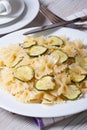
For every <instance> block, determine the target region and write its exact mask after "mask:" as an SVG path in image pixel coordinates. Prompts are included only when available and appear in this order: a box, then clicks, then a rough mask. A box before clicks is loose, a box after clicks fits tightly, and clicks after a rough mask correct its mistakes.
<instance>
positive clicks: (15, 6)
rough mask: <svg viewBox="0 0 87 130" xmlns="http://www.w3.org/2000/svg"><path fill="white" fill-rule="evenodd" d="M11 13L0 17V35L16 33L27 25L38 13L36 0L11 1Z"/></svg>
mask: <svg viewBox="0 0 87 130" xmlns="http://www.w3.org/2000/svg"><path fill="white" fill-rule="evenodd" d="M11 5H12V12H11V13H10V14H9V15H7V16H0V35H3V34H7V33H10V32H13V31H16V30H18V29H20V28H22V27H24V26H25V25H27V24H29V23H30V22H31V21H32V20H33V19H34V18H35V17H36V16H37V14H38V12H39V2H38V0H12V3H11Z"/></svg>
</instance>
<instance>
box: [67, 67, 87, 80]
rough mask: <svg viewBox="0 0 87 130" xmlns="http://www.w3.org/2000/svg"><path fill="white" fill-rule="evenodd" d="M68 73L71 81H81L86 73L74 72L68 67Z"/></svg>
mask: <svg viewBox="0 0 87 130" xmlns="http://www.w3.org/2000/svg"><path fill="white" fill-rule="evenodd" d="M69 74H70V78H71V80H72V81H73V82H82V81H83V80H84V79H85V78H86V75H84V74H78V73H76V72H73V71H72V70H70V69H69Z"/></svg>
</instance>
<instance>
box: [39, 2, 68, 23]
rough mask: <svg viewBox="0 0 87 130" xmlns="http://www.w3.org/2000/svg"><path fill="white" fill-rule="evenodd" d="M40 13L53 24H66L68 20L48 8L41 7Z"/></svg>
mask: <svg viewBox="0 0 87 130" xmlns="http://www.w3.org/2000/svg"><path fill="white" fill-rule="evenodd" d="M40 12H41V13H42V14H43V15H45V16H46V17H47V18H48V19H49V20H50V21H51V22H52V23H53V24H54V23H58V22H66V20H64V19H62V18H60V17H59V16H57V15H56V14H54V13H53V12H51V11H50V10H49V9H48V8H47V7H46V6H44V5H42V4H41V5H40Z"/></svg>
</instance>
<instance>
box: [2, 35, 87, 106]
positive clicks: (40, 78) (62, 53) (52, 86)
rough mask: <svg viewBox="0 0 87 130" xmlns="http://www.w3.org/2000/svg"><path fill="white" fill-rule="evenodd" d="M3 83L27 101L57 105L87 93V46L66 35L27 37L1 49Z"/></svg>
mask: <svg viewBox="0 0 87 130" xmlns="http://www.w3.org/2000/svg"><path fill="white" fill-rule="evenodd" d="M0 86H2V87H1V88H2V89H4V90H6V91H7V92H9V93H10V94H11V95H13V96H14V97H15V98H16V99H17V100H18V101H20V102H24V103H42V104H55V103H63V102H65V101H67V100H76V99H78V98H81V97H82V96H83V95H84V93H86V92H87V49H86V48H85V46H84V45H83V43H82V41H80V40H75V41H70V40H68V39H67V38H66V37H62V38H61V37H58V36H49V37H44V36H41V37H31V36H27V37H25V39H24V41H23V43H21V44H10V45H9V46H7V47H3V48H0Z"/></svg>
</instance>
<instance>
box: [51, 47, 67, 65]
mask: <svg viewBox="0 0 87 130" xmlns="http://www.w3.org/2000/svg"><path fill="white" fill-rule="evenodd" d="M51 55H52V56H54V57H59V63H63V62H65V61H67V59H68V55H67V54H66V53H65V52H63V51H61V50H58V49H57V50H55V51H53V52H52V53H51Z"/></svg>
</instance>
